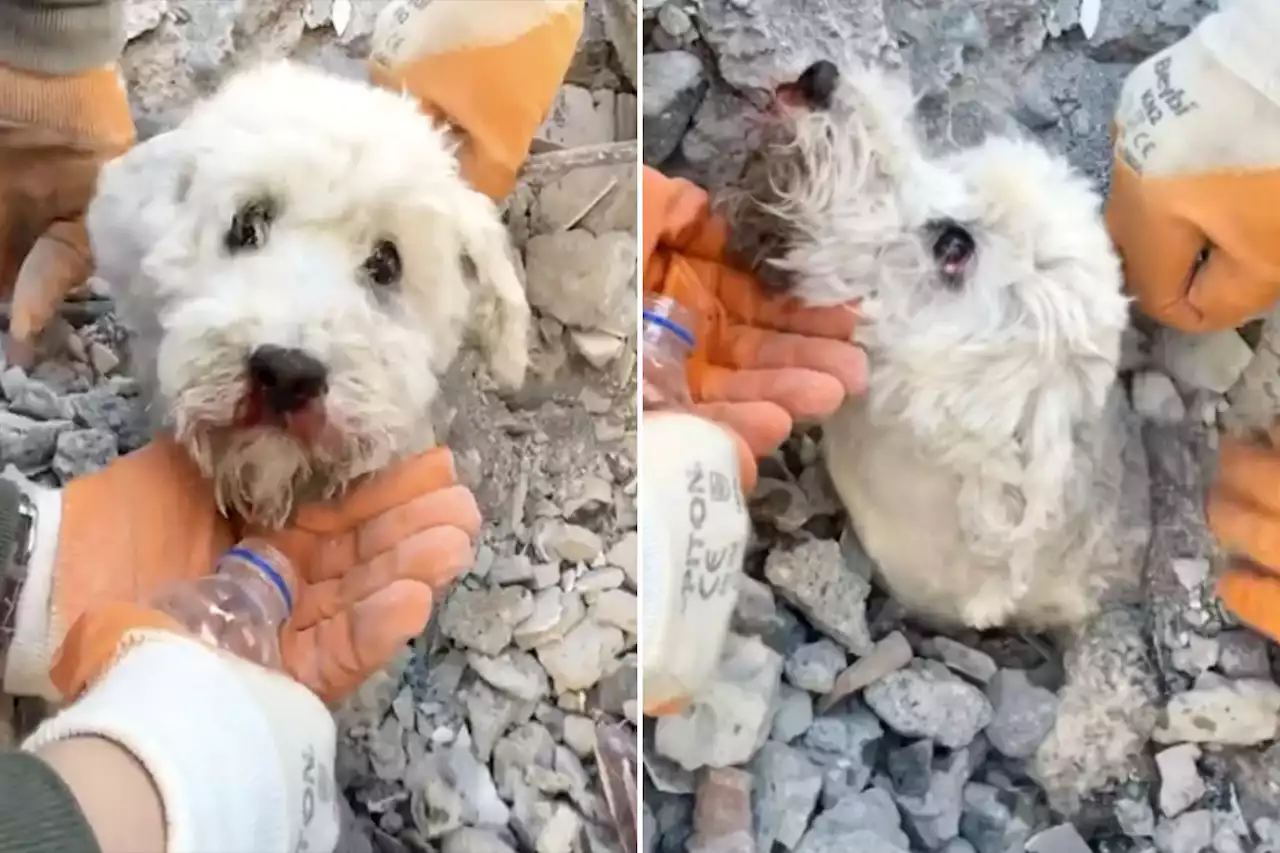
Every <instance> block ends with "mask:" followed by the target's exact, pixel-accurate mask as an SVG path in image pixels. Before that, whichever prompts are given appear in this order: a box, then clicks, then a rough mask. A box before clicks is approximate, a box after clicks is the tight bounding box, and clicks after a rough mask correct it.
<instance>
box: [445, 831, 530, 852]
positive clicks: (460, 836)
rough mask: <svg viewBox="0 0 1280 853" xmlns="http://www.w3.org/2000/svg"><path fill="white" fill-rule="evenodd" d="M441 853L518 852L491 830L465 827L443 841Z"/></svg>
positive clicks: (450, 834)
mask: <svg viewBox="0 0 1280 853" xmlns="http://www.w3.org/2000/svg"><path fill="white" fill-rule="evenodd" d="M440 853H516V851H515V848H513V847H512V846H511V845H509V844H507V842H505V841H503V840H502V838H501V837H500V836H499V835H498V834H497V833H496V832H494V831H493V830H491V829H479V828H477V827H474V826H464V827H461V828H459V829H457V830H455V831H453V832H451V833H449V834H448V835H446V836H445V837H444V838H443V839H442V840H441V842H440Z"/></svg>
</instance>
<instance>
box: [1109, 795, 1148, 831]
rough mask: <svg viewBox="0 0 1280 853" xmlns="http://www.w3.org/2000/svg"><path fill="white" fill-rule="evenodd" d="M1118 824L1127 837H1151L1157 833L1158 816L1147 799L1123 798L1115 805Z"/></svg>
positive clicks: (1138, 797)
mask: <svg viewBox="0 0 1280 853" xmlns="http://www.w3.org/2000/svg"><path fill="white" fill-rule="evenodd" d="M1115 814H1116V823H1118V824H1119V825H1120V829H1121V831H1123V832H1124V834H1125V835H1128V836H1131V837H1134V838H1137V837H1143V838H1146V837H1150V836H1151V834H1152V833H1154V832H1155V831H1156V814H1155V811H1154V810H1153V809H1152V808H1151V802H1150V801H1149V800H1148V799H1147V798H1146V797H1141V796H1135V797H1121V798H1119V799H1117V800H1116V803H1115Z"/></svg>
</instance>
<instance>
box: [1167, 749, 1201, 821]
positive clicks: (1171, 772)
mask: <svg viewBox="0 0 1280 853" xmlns="http://www.w3.org/2000/svg"><path fill="white" fill-rule="evenodd" d="M1199 759H1200V748H1199V747H1197V746H1196V745H1195V744H1190V743H1185V744H1182V745H1180V746H1171V747H1169V748H1168V749H1164V750H1161V751H1160V752H1157V753H1156V767H1157V768H1158V769H1159V771H1160V811H1161V812H1163V813H1164V814H1165V816H1166V817H1174V816H1176V815H1179V814H1182V812H1184V811H1186V810H1187V809H1189V808H1191V806H1193V805H1194V804H1195V802H1196V801H1197V800H1199V799H1200V798H1201V797H1203V796H1204V794H1205V791H1206V790H1207V789H1206V788H1205V784H1204V780H1203V779H1201V778H1200V771H1199V770H1198V769H1197V767H1196V762H1197V761H1198V760H1199Z"/></svg>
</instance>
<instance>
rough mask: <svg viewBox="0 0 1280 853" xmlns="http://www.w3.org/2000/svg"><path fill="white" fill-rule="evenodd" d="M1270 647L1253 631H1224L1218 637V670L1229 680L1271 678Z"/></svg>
mask: <svg viewBox="0 0 1280 853" xmlns="http://www.w3.org/2000/svg"><path fill="white" fill-rule="evenodd" d="M1268 645H1269V643H1268V642H1267V640H1266V639H1265V638H1264V637H1262V636H1261V635H1259V634H1255V633H1254V632H1253V631H1249V630H1245V629H1241V630H1236V631H1223V632H1222V633H1221V634H1219V635H1218V670H1219V671H1220V672H1221V673H1222V674H1223V675H1225V676H1227V677H1228V678H1263V679H1265V678H1269V677H1270V675H1271V660H1270V657H1269V655H1268V652H1267V646H1268Z"/></svg>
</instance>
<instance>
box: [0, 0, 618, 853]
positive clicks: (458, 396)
mask: <svg viewBox="0 0 1280 853" xmlns="http://www.w3.org/2000/svg"><path fill="white" fill-rule="evenodd" d="M384 2H385V0H356V2H345V0H314V2H309V3H308V2H298V1H297V0H227V2H216V3H212V2H204V1H203V0H130V2H129V4H128V8H129V12H130V16H129V36H130V42H129V45H128V47H127V50H126V53H125V58H124V63H123V65H124V69H125V72H126V76H127V78H128V81H129V84H130V97H131V101H132V104H133V107H134V114H135V118H136V120H137V123H138V127H139V131H140V135H141V136H142V137H143V138H146V137H149V136H151V135H153V134H154V133H157V132H161V131H163V130H164V129H165V128H167V127H170V126H172V125H173V124H174V123H175V122H177V121H178V120H180V119H181V117H182V115H183V113H184V110H185V109H186V108H187V106H188V105H189V104H190V103H191V101H192V100H193V99H194V98H196V97H199V96H200V95H201V94H203V93H206V92H208V91H210V90H211V89H212V88H213V87H215V86H216V85H217V83H218V81H219V80H220V79H222V78H223V76H225V74H226V73H227V72H228V71H229V70H231V69H233V68H235V67H239V66H242V65H244V64H246V63H249V62H252V61H255V60H257V59H262V58H270V57H282V56H292V57H295V58H298V59H301V60H303V61H306V62H311V63H315V64H319V65H322V66H324V67H326V68H329V69H331V70H333V71H335V72H337V73H340V74H345V75H349V76H354V77H362V76H363V74H364V66H363V60H364V57H365V55H366V54H367V50H368V40H369V33H370V32H371V29H372V25H373V21H374V18H375V16H376V14H377V11H378V10H379V9H380V8H381V7H382V6H383V5H384ZM589 5H590V10H589V16H588V17H589V20H588V26H587V31H586V32H585V33H584V36H583V39H582V42H581V43H580V45H579V52H578V56H577V58H576V60H575V62H574V66H573V69H572V70H571V72H570V74H569V77H568V80H567V82H566V85H565V86H564V87H563V89H562V90H561V94H560V98H559V100H558V102H557V105H556V108H555V110H554V113H553V115H552V116H551V117H550V118H549V119H548V121H547V123H546V124H545V126H544V127H543V129H542V131H540V133H539V137H540V140H541V142H540V143H539V149H540V150H544V149H554V148H568V149H572V148H577V147H580V146H588V145H597V144H602V143H611V142H615V141H621V140H628V139H631V140H634V139H635V138H636V119H635V115H636V106H635V105H636V99H635V69H634V65H635V62H634V59H633V57H634V55H635V32H634V30H635V25H634V19H631V20H628V19H627V17H626V16H625V15H620V14H619V12H618V9H619V8H620V7H619V5H618V4H616V3H601V4H600V5H599V6H597V4H596V3H595V2H594V0H593V2H592V3H591V4H589ZM628 38H629V39H630V40H629V41H628ZM620 55H622V56H625V57H627V61H625V62H624V61H619V58H618V57H619V56H620ZM635 183H636V169H635V167H634V166H623V167H609V168H595V169H583V170H578V171H575V172H571V173H569V174H566V175H565V176H564V177H562V178H560V179H558V180H553V181H550V182H546V181H544V182H542V183H541V184H538V185H529V184H526V185H522V186H521V187H520V188H519V189H518V190H517V192H516V193H515V194H514V195H513V196H512V198H511V199H510V200H509V201H508V208H507V218H508V223H509V225H510V230H511V233H512V236H513V239H514V241H515V243H516V245H517V246H518V247H519V249H520V254H521V258H522V260H523V262H524V267H525V277H526V281H527V286H528V291H529V295H530V301H531V302H532V303H533V304H534V306H535V309H536V312H537V324H536V327H537V335H536V337H537V339H536V341H535V343H534V345H535V350H534V369H533V371H532V373H531V376H530V378H529V381H528V383H527V384H526V386H525V388H524V389H523V390H522V391H521V392H520V393H518V394H516V395H513V396H510V397H508V398H505V399H504V398H499V397H498V396H497V395H496V394H495V393H493V392H492V391H491V390H490V388H491V385H490V383H489V381H488V379H487V377H486V376H485V375H484V373H483V371H482V370H479V369H478V368H477V362H478V359H476V358H475V357H474V355H472V354H465V355H464V356H463V357H462V358H460V359H459V362H458V364H456V365H455V367H454V369H453V370H452V371H451V373H450V374H449V376H448V377H447V379H446V381H445V383H444V391H443V393H442V395H441V398H440V400H439V401H438V405H437V414H438V419H437V420H438V425H439V435H440V437H441V438H442V439H443V440H446V441H447V442H448V444H449V445H450V446H451V447H452V448H453V450H454V451H455V454H456V455H457V457H458V460H459V467H460V470H461V473H462V476H463V477H464V478H465V480H466V481H467V482H468V483H469V484H470V485H471V486H472V487H473V488H474V489H475V491H476V494H477V496H478V499H479V502H480V504H481V506H482V509H483V511H484V513H485V520H486V524H485V528H484V532H483V543H482V545H481V548H480V553H479V557H478V560H477V565H476V568H475V570H474V571H473V572H472V573H470V574H469V575H467V576H466V577H464V578H463V579H462V580H461V581H460V582H459V584H458V585H457V587H456V588H455V589H454V591H453V593H452V594H451V595H450V597H449V598H448V600H447V601H446V602H445V603H444V604H443V606H442V607H441V608H440V609H439V612H438V614H437V617H436V618H435V619H434V620H433V623H432V626H431V628H430V629H429V630H428V632H427V634H426V635H424V636H423V637H422V638H420V640H418V641H417V642H415V643H414V645H413V647H412V648H409V649H406V651H405V654H404V655H403V656H402V657H401V659H399V660H398V661H396V662H395V663H394V664H393V665H392V666H391V667H389V668H388V670H387V671H386V672H382V673H378V674H377V675H375V677H374V678H372V679H371V680H370V682H369V683H368V684H366V685H365V687H364V688H362V690H361V691H360V692H359V694H358V695H357V696H356V697H354V698H353V700H352V701H351V702H350V703H349V705H348V706H347V707H344V708H343V709H341V710H340V712H339V714H338V717H339V721H340V724H341V731H342V741H341V743H340V760H339V765H340V766H339V776H340V780H339V781H340V783H341V785H342V787H343V788H344V790H345V791H346V793H347V795H348V800H349V803H350V806H351V808H350V809H348V814H347V817H348V818H349V820H348V821H347V824H348V825H347V832H346V834H345V838H344V841H343V844H342V847H341V849H343V850H346V851H367V850H378V851H382V853H388V852H389V851H393V852H394V853H399V851H405V850H408V851H427V850H437V849H438V850H443V851H446V853H504V851H513V850H520V851H536V853H582V851H588V850H590V851H612V850H616V849H620V848H619V847H618V844H619V842H618V839H617V838H616V837H615V836H614V834H613V831H612V829H611V823H610V818H609V815H608V810H607V806H606V802H605V799H604V797H603V795H602V792H601V789H600V784H599V778H598V768H597V765H596V761H597V753H596V728H595V721H596V720H600V721H602V723H604V724H612V725H615V726H621V729H620V730H619V731H621V732H622V733H623V735H624V736H625V737H627V738H630V739H632V740H633V739H634V732H635V730H634V723H635V720H636V719H637V716H636V713H637V712H636V687H635V684H636V677H635V675H636V661H635V644H636V637H635V634H636V597H635V577H636V565H635V564H636V554H635V551H636V548H635V541H636V537H635V528H636V511H635V497H636V470H635V441H636V434H635V433H636V410H635V380H634V373H635V369H634V368H635V357H634V344H633V337H634V328H635V314H634V312H635V293H636V291H635V287H636V279H635V269H636V262H635V240H636V216H635V213H636V194H635ZM104 311H105V313H103V312H104ZM68 318H69V320H68V322H65V323H62V324H59V326H58V327H57V328H55V329H54V330H53V331H52V332H51V333H50V334H49V335H48V336H47V339H46V340H45V342H44V347H43V348H44V350H45V352H44V356H43V357H42V359H41V361H40V362H39V363H38V364H37V366H36V367H35V368H34V369H33V370H32V371H31V372H30V373H27V372H24V371H22V370H21V369H18V368H10V369H7V370H5V369H3V366H2V365H0V464H9V463H12V464H14V465H16V466H17V467H18V468H20V469H21V470H22V471H23V472H24V473H26V474H27V475H28V476H30V477H32V478H34V479H37V480H40V481H42V482H47V483H65V482H66V481H67V480H69V479H71V478H72V477H74V476H78V475H82V474H87V473H90V472H92V471H94V470H97V469H98V468H100V467H101V466H103V465H105V464H107V463H108V462H109V461H110V459H112V458H114V457H115V456H116V455H118V454H120V453H125V452H128V451H129V450H131V449H133V448H135V447H137V446H138V445H139V444H140V443H142V442H143V441H145V434H144V433H143V431H142V428H141V418H140V415H141V409H140V407H141V404H142V401H141V400H140V399H139V398H138V397H137V395H136V392H135V390H134V388H133V385H132V382H131V380H130V379H129V378H128V377H127V366H126V365H124V364H122V363H121V353H122V347H121V343H122V341H123V340H124V336H125V333H124V331H123V330H120V329H118V328H117V327H116V324H115V322H114V319H113V317H112V315H111V314H110V311H109V304H105V303H100V302H95V303H92V306H91V307H90V308H88V309H86V308H85V307H83V306H81V307H80V308H79V309H77V310H75V311H71V312H68ZM3 698H4V697H0V699H3ZM8 706H9V703H8V700H4V701H0V710H3V713H2V714H0V723H4V724H5V726H4V727H6V728H7V720H8V718H9V717H10V716H11V714H12V710H11V709H10V708H9V707H8ZM25 711H26V712H27V713H26V714H25V717H26V718H28V719H23V720H20V721H19V728H21V725H22V724H23V723H29V722H30V720H29V718H30V717H31V716H32V713H31V712H30V711H31V709H30V708H26V709H25ZM37 713H38V709H37ZM0 734H3V732H0Z"/></svg>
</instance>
